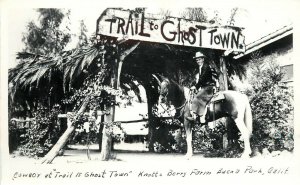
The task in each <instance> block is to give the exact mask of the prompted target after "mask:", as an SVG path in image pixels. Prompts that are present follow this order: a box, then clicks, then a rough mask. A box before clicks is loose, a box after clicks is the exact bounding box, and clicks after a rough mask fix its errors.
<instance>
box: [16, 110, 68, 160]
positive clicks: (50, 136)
mask: <svg viewBox="0 0 300 185" xmlns="http://www.w3.org/2000/svg"><path fill="white" fill-rule="evenodd" d="M59 113H60V107H59V106H54V107H53V109H51V111H49V109H47V108H45V107H43V106H40V107H38V109H37V111H36V112H35V113H34V115H35V121H33V122H31V126H30V127H29V128H28V129H27V130H26V132H25V134H24V138H25V139H24V141H23V142H22V143H21V144H22V145H21V146H20V147H19V148H18V150H19V152H20V154H21V155H26V156H30V157H41V156H44V155H45V154H46V153H47V152H48V151H49V150H50V149H51V148H52V146H53V145H54V144H55V143H56V142H57V140H58V139H59V137H60V136H61V134H62V130H61V125H60V123H59V121H58V119H57V115H58V114H59Z"/></svg>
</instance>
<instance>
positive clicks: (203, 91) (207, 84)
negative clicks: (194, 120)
mask: <svg viewBox="0 0 300 185" xmlns="http://www.w3.org/2000/svg"><path fill="white" fill-rule="evenodd" d="M193 59H194V60H195V61H196V62H197V64H198V67H199V78H198V82H197V84H196V85H194V86H192V87H191V91H198V93H197V97H200V99H201V100H202V101H203V106H201V110H200V113H202V114H200V115H199V116H200V123H204V122H205V114H206V109H207V108H206V105H207V103H208V101H209V100H210V99H211V98H212V96H213V94H214V93H215V92H216V87H217V86H218V81H217V76H218V75H217V73H216V72H215V70H214V69H213V68H212V67H211V66H210V65H209V63H208V61H207V57H206V56H205V55H204V54H203V53H201V52H200V51H198V52H196V54H195V57H193ZM192 115H193V114H192Z"/></svg>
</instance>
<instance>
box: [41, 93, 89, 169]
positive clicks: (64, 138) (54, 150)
mask: <svg viewBox="0 0 300 185" xmlns="http://www.w3.org/2000/svg"><path fill="white" fill-rule="evenodd" d="M89 99H90V97H86V98H85V99H84V101H83V104H82V105H81V107H80V109H79V111H78V112H77V114H76V115H75V117H74V120H76V119H77V116H78V115H79V114H82V113H83V112H84V111H85V109H86V107H87V105H88V101H89ZM75 128H76V123H72V124H71V125H69V126H68V128H67V130H66V131H65V132H64V134H63V135H62V136H61V137H60V138H59V140H58V141H57V142H56V144H55V145H54V146H53V147H52V149H51V150H50V151H49V152H48V153H47V155H46V156H45V157H44V158H43V159H42V160H41V163H42V164H43V163H47V164H49V163H51V162H52V161H53V160H54V158H55V157H56V156H57V155H58V153H59V151H60V150H61V149H62V148H63V147H64V146H65V145H66V143H67V141H68V139H69V138H70V136H71V135H72V133H73V132H74V130H75Z"/></svg>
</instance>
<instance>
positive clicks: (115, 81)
mask: <svg viewBox="0 0 300 185" xmlns="http://www.w3.org/2000/svg"><path fill="white" fill-rule="evenodd" d="M139 44H140V42H137V43H136V44H135V45H133V46H132V47H130V48H128V49H127V50H125V51H122V53H120V52H119V46H118V48H117V51H118V57H117V58H116V59H115V60H114V65H113V70H112V77H111V82H110V86H111V87H112V88H114V89H119V88H120V75H121V71H122V65H123V61H124V59H125V58H126V57H127V56H128V55H129V54H130V53H131V52H132V51H133V50H134V49H136V47H137V46H138V45H139ZM112 100H116V97H115V96H113V97H112ZM106 109H107V110H109V111H110V114H109V115H106V116H104V121H105V122H108V123H109V122H114V121H115V111H116V110H115V106H114V105H110V106H107V107H106ZM102 134H103V136H102V145H101V149H102V150H101V159H102V160H105V161H106V160H109V157H110V153H111V149H112V144H113V143H112V136H111V135H110V132H109V128H107V127H106V126H104V128H103V131H102Z"/></svg>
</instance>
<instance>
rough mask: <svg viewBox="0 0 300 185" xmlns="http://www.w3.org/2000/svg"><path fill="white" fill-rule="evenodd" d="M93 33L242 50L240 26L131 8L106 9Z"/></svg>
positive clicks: (243, 46)
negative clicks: (164, 15)
mask: <svg viewBox="0 0 300 185" xmlns="http://www.w3.org/2000/svg"><path fill="white" fill-rule="evenodd" d="M96 32H97V34H98V35H106V36H111V37H118V38H126V39H132V40H139V41H148V42H158V43H166V44H175V45H182V46H192V47H200V48H210V49H220V50H228V49H231V50H233V51H238V52H244V51H245V43H244V41H245V37H244V36H243V34H242V28H239V27H234V26H216V25H214V24H209V23H203V22H197V21H191V20H187V19H183V18H176V17H163V16H159V15H153V14H146V13H143V12H136V11H132V10H123V9H113V8H109V9H106V10H105V11H104V12H103V13H102V15H101V16H100V17H99V19H98V20H97V31H96Z"/></svg>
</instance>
